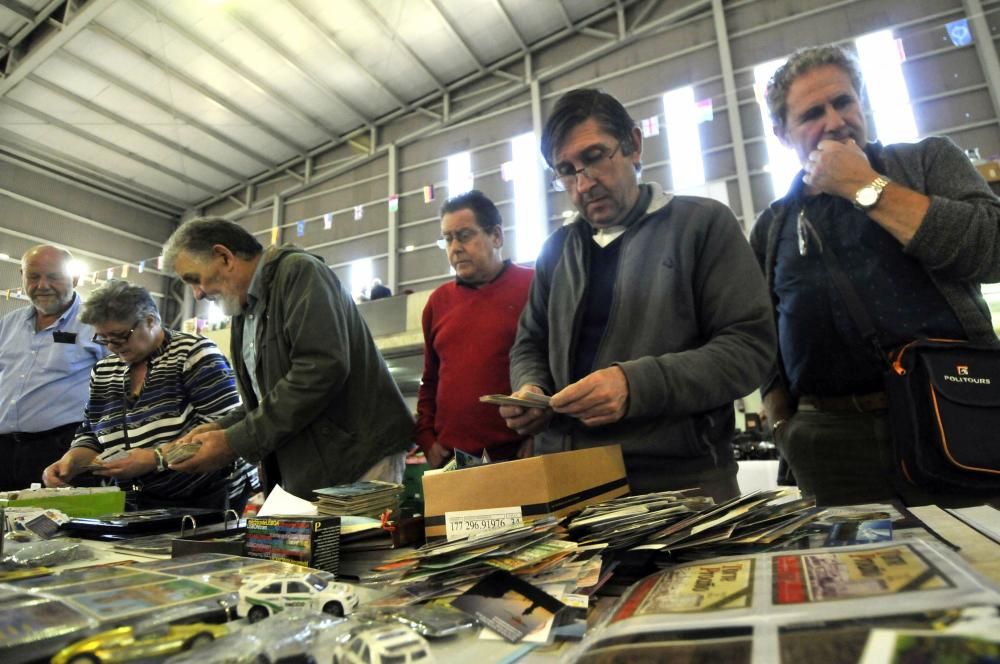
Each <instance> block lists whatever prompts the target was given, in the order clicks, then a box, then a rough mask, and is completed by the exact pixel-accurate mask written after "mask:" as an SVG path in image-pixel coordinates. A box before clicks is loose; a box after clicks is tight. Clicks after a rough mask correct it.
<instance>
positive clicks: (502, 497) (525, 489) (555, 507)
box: [423, 445, 629, 539]
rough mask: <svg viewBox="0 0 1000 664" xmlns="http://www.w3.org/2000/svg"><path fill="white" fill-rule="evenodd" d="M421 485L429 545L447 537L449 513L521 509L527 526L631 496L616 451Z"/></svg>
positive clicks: (521, 462) (470, 471)
mask: <svg viewBox="0 0 1000 664" xmlns="http://www.w3.org/2000/svg"><path fill="white" fill-rule="evenodd" d="M423 481H424V529H425V532H426V533H427V539H435V538H441V537H444V536H445V535H446V531H447V530H446V519H445V514H446V513H447V512H455V511H464V510H477V509H490V508H504V507H515V506H520V508H521V515H522V518H523V519H524V520H525V521H531V520H533V519H537V518H538V517H540V516H544V515H546V514H554V515H556V516H565V515H566V514H569V513H571V512H574V511H576V510H580V509H583V507H584V506H586V505H592V504H594V503H600V502H603V501H605V500H611V499H612V498H617V497H618V496H623V495H625V494H626V493H628V491H629V487H628V481H627V480H626V479H625V462H624V460H623V459H622V449H621V446H620V445H607V446H605V447H593V448H590V449H586V450H574V451H572V452H557V453H555V454H543V455H541V456H536V457H530V458H528V459H518V460H517V461H504V462H502V463H494V464H490V465H487V466H475V467H473V468H464V469H462V470H453V471H450V472H447V473H436V474H431V475H426V474H425V475H424V477H423Z"/></svg>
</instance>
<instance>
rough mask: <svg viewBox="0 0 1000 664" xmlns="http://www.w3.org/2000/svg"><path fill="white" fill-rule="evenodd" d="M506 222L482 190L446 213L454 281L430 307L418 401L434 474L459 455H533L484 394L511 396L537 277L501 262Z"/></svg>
mask: <svg viewBox="0 0 1000 664" xmlns="http://www.w3.org/2000/svg"><path fill="white" fill-rule="evenodd" d="M502 222H503V220H502V219H501V218H500V212H499V211H498V210H497V208H496V206H495V205H494V204H493V201H491V200H490V199H489V198H487V197H486V196H484V195H483V194H482V192H479V191H475V190H473V191H470V192H468V193H465V194H461V195H460V196H456V197H455V198H452V199H449V200H448V202H447V203H445V205H444V207H442V208H441V239H440V240H439V241H438V245H439V246H440V247H441V248H442V249H444V250H445V251H446V252H447V254H448V262H449V263H451V266H452V267H453V268H454V269H455V277H456V278H455V281H453V282H450V283H447V284H444V285H442V286H440V287H439V288H438V289H437V290H435V291H434V292H433V293H431V296H430V298H429V299H428V300H427V306H425V307H424V314H423V327H424V376H423V380H422V381H421V384H420V391H419V393H418V399H417V444H418V445H420V447H421V448H422V449H423V450H424V454H425V455H426V456H427V463H428V464H429V465H430V467H431V468H438V467H440V466H442V465H443V464H444V463H445V461H447V460H448V458H449V457H451V455H452V454H453V450H456V449H459V450H463V451H465V452H469V453H471V454H476V455H479V454H482V451H483V450H484V449H487V450H489V454H490V458H492V459H494V460H496V459H512V458H515V457H518V458H519V457H523V456H529V455H530V454H531V438H530V437H525V436H522V435H520V434H518V433H517V432H515V431H514V430H512V429H509V428H508V427H507V424H506V423H505V422H504V420H503V418H502V417H500V412H499V410H498V409H497V407H496V406H491V405H489V404H484V403H480V401H479V397H480V396H482V395H484V394H510V392H511V388H510V347H511V346H512V345H513V344H514V336H515V334H516V333H517V322H518V319H519V318H520V316H521V309H523V308H524V303H525V302H526V301H527V299H528V290H529V287H530V286H531V278H532V275H533V274H534V271H533V270H531V269H528V268H524V267H520V266H518V265H514V264H513V263H511V262H510V261H509V260H507V261H505V260H503V258H502V257H501V254H500V250H501V247H503V223H502Z"/></svg>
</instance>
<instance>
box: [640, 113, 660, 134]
mask: <svg viewBox="0 0 1000 664" xmlns="http://www.w3.org/2000/svg"><path fill="white" fill-rule="evenodd" d="M659 135H660V118H659V116H657V115H654V116H652V117H648V118H644V119H643V121H642V137H643V138H649V137H650V136H659Z"/></svg>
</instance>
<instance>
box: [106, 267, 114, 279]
mask: <svg viewBox="0 0 1000 664" xmlns="http://www.w3.org/2000/svg"><path fill="white" fill-rule="evenodd" d="M106 274H107V277H108V279H114V278H115V268H113V267H109V268H108V271H107V272H106Z"/></svg>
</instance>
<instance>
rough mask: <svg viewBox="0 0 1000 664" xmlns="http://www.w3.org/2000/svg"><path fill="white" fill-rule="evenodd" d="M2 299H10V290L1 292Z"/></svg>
mask: <svg viewBox="0 0 1000 664" xmlns="http://www.w3.org/2000/svg"><path fill="white" fill-rule="evenodd" d="M3 298H4V299H5V300H9V299H10V289H9V288H8V289H7V290H5V291H4V292H3Z"/></svg>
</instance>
